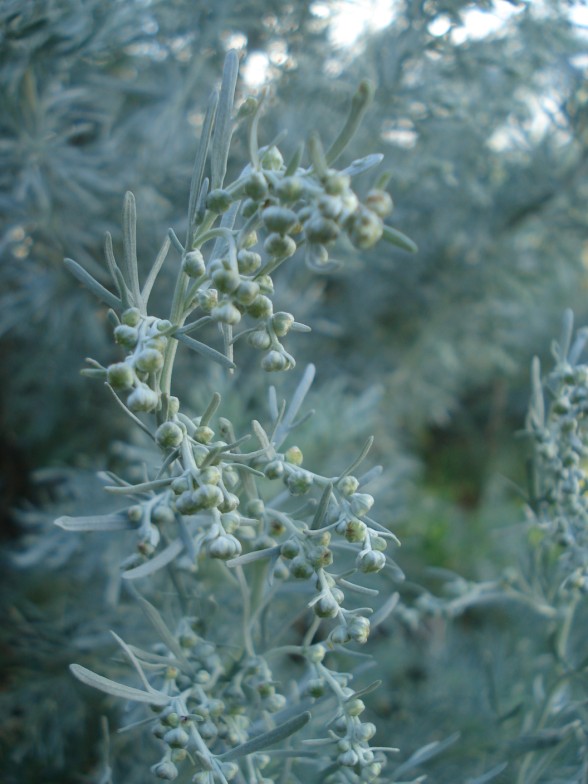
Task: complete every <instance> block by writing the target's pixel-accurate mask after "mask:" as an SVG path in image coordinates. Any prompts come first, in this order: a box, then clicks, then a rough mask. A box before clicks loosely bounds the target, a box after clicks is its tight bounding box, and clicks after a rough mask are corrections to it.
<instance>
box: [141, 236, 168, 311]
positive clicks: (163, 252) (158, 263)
mask: <svg viewBox="0 0 588 784" xmlns="http://www.w3.org/2000/svg"><path fill="white" fill-rule="evenodd" d="M170 245H171V240H170V238H169V237H166V238H165V239H164V241H163V245H162V246H161V248H160V249H159V253H158V254H157V256H156V258H155V261H154V262H153V266H152V267H151V269H150V270H149V275H147V280H146V281H145V284H144V286H143V289H142V291H141V297H142V298H143V302H144V303H145V306H147V302H148V301H149V295H150V294H151V289H152V288H153V284H154V283H155V281H156V279H157V276H158V275H159V271H160V269H161V268H162V266H163V262H164V261H165V260H166V258H167V254H168V251H169V248H170Z"/></svg>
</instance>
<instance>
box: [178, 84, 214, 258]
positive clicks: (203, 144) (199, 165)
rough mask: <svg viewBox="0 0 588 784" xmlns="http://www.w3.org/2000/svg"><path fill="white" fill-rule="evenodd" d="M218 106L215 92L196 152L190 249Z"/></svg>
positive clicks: (191, 203) (189, 214) (187, 244)
mask: <svg viewBox="0 0 588 784" xmlns="http://www.w3.org/2000/svg"><path fill="white" fill-rule="evenodd" d="M217 106H218V92H217V91H216V90H214V91H213V92H212V93H211V95H210V98H209V99H208V105H207V107H206V114H205V116H204V123H203V124H202V131H201V133H200V141H199V143H198V151H197V152H196V159H195V160H194V169H193V171H192V181H191V183H190V199H189V203H188V234H187V237H186V247H187V248H189V247H190V244H191V240H192V237H191V231H192V226H193V225H194V220H195V218H196V214H197V211H198V203H199V202H200V201H201V198H200V196H201V189H202V185H203V178H204V167H205V166H206V158H207V157H208V148H209V146H210V135H211V133H212V126H213V123H214V118H215V115H216V109H217ZM205 198H206V197H205Z"/></svg>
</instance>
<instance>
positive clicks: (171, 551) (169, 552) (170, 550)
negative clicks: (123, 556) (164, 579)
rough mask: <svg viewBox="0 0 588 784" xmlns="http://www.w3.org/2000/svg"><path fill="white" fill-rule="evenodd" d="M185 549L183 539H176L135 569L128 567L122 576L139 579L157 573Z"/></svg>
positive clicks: (128, 578) (126, 578) (127, 578)
mask: <svg viewBox="0 0 588 784" xmlns="http://www.w3.org/2000/svg"><path fill="white" fill-rule="evenodd" d="M183 549H184V543H183V542H182V541H181V539H174V541H173V542H172V543H171V544H168V546H167V547H166V548H165V549H163V550H161V552H159V553H157V555H156V556H154V557H153V558H151V559H150V560H149V561H146V562H145V563H142V564H140V565H139V566H135V568H134V569H127V570H126V572H123V573H122V577H123V578H124V579H125V580H139V579H141V577H147V576H148V575H151V574H155V572H158V571H159V570H160V569H163V568H164V566H167V565H168V564H169V563H171V562H172V561H173V560H174V559H175V558H177V556H178V555H179V554H180V553H181V552H182V550H183Z"/></svg>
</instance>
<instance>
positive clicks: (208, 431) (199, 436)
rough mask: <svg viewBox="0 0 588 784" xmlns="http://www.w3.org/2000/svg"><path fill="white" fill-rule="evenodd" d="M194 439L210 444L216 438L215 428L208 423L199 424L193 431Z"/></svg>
mask: <svg viewBox="0 0 588 784" xmlns="http://www.w3.org/2000/svg"><path fill="white" fill-rule="evenodd" d="M192 437H193V438H194V441H198V443H199V444H210V442H211V441H212V439H213V438H214V430H213V429H212V428H211V427H208V425H199V426H198V427H197V428H196V430H195V431H194V433H193V436H192Z"/></svg>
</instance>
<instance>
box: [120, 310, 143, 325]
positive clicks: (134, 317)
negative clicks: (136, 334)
mask: <svg viewBox="0 0 588 784" xmlns="http://www.w3.org/2000/svg"><path fill="white" fill-rule="evenodd" d="M120 320H121V321H122V323H123V324H126V325H127V326H129V327H137V326H139V323H140V321H141V311H140V310H139V308H127V310H125V311H124V312H123V313H122V314H121V317H120Z"/></svg>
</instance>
